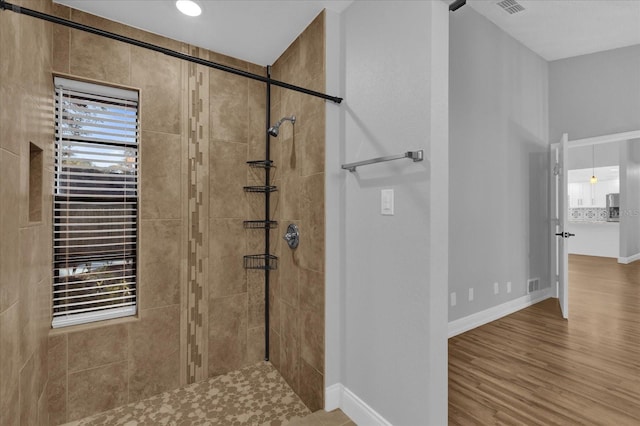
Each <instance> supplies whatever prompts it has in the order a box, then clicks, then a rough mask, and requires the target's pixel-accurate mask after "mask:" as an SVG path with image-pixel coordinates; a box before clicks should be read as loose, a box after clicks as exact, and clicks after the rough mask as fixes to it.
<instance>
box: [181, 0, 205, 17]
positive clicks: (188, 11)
mask: <svg viewBox="0 0 640 426" xmlns="http://www.w3.org/2000/svg"><path fill="white" fill-rule="evenodd" d="M176 7H177V8H178V10H179V11H180V12H182V13H184V14H185V15H187V16H199V15H200V14H201V13H202V8H201V7H200V5H199V4H198V3H196V2H195V1H192V0H178V1H176Z"/></svg>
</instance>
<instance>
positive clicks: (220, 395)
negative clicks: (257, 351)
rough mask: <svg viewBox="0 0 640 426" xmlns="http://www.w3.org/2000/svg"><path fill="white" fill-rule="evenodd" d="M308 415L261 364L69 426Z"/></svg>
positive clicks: (277, 424)
mask: <svg viewBox="0 0 640 426" xmlns="http://www.w3.org/2000/svg"><path fill="white" fill-rule="evenodd" d="M309 414H311V412H310V411H309V409H308V408H307V407H306V406H305V405H304V404H303V403H302V401H301V400H300V398H298V396H297V395H296V394H295V393H294V392H293V390H292V389H291V387H289V385H288V384H287V383H286V382H285V380H284V379H283V378H282V376H280V373H278V372H277V371H276V369H275V368H274V367H273V366H272V365H271V364H270V363H268V362H260V363H258V364H255V365H252V366H249V367H246V368H243V369H241V370H237V371H233V372H231V373H228V374H225V375H222V376H218V377H214V378H211V379H209V380H206V381H204V382H201V383H195V384H192V385H188V386H186V387H184V388H180V389H176V390H173V391H169V392H165V393H162V394H159V395H156V396H153V397H151V398H148V399H145V400H142V401H138V402H135V403H131V404H128V405H124V406H122V407H118V408H114V409H113V410H109V411H105V412H103V413H100V414H96V415H93V416H90V417H86V418H84V419H81V420H76V421H74V422H70V423H67V424H66V426H80V425H82V426H89V425H90V426H96V425H101V426H102V425H109V426H111V425H123V426H142V425H172V426H173V425H176V426H178V425H179V426H182V425H184V426H187V425H189V426H191V425H194V426H195V425H211V426H215V425H220V426H232V425H241V426H245V425H246V426H249V425H251V426H254V425H255V426H258V425H260V426H281V425H286V424H287V423H289V422H290V421H295V420H298V419H301V418H303V417H305V416H307V415H309Z"/></svg>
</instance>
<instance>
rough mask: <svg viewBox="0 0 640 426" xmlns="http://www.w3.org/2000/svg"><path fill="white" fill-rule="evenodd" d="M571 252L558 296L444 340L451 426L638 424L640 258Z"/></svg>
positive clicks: (639, 389)
mask: <svg viewBox="0 0 640 426" xmlns="http://www.w3.org/2000/svg"><path fill="white" fill-rule="evenodd" d="M635 263H636V264H637V265H636V264H630V265H621V264H618V263H617V261H616V259H609V258H599V257H590V256H577V255H572V256H570V260H569V283H570V284H569V295H570V296H569V303H570V305H569V320H568V321H567V320H564V319H562V315H561V314H560V308H559V306H558V301H557V299H548V300H546V301H544V302H541V303H539V304H537V305H534V306H531V307H529V308H527V309H524V310H522V311H519V312H516V313H515V314H512V315H509V316H507V317H505V318H502V319H499V320H497V321H494V322H492V323H490V324H487V325H484V326H482V327H479V328H477V329H475V330H471V331H469V332H467V333H464V334H461V335H459V336H456V337H453V338H451V339H449V424H450V425H492V424H504V425H516V424H518V425H616V426H621V425H634V426H638V425H640V262H635Z"/></svg>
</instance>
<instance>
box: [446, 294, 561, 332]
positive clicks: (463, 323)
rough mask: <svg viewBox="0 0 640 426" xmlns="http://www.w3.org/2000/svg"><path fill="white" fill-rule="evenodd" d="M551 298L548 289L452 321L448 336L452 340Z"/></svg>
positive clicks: (551, 295)
mask: <svg viewBox="0 0 640 426" xmlns="http://www.w3.org/2000/svg"><path fill="white" fill-rule="evenodd" d="M550 297H553V291H552V289H550V288H546V289H544V290H540V291H536V292H535V293H531V294H527V295H526V296H522V297H519V298H517V299H514V300H510V301H508V302H506V303H503V304H501V305H498V306H494V307H493V308H489V309H485V310H484V311H482V312H477V313H475V314H472V315H469V316H466V317H464V318H460V319H457V320H455V321H451V322H449V330H448V336H449V337H450V338H451V337H453V336H457V335H458V334H462V333H464V332H465V331H469V330H472V329H474V328H476V327H480V326H481V325H484V324H487V323H490V322H491V321H495V320H497V319H500V318H502V317H505V316H507V315H510V314H512V313H514V312H517V311H519V310H521V309H524V308H526V307H529V306H531V305H535V304H536V303H538V302H542V301H543V300H545V299H549V298H550Z"/></svg>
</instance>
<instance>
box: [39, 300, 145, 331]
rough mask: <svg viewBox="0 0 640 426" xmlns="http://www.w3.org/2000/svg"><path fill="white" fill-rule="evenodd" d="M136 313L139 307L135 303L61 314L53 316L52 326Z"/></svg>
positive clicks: (70, 324) (56, 326) (127, 315)
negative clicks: (72, 313)
mask: <svg viewBox="0 0 640 426" xmlns="http://www.w3.org/2000/svg"><path fill="white" fill-rule="evenodd" d="M136 313H137V307H136V305H133V306H125V307H122V308H115V309H104V310H101V311H95V312H85V313H80V314H75V315H67V316H59V317H54V318H53V320H52V321H51V328H61V327H68V326H72V325H79V324H87V323H90V322H94V321H104V320H108V319H115V318H122V317H130V316H132V315H135V314H136Z"/></svg>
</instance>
